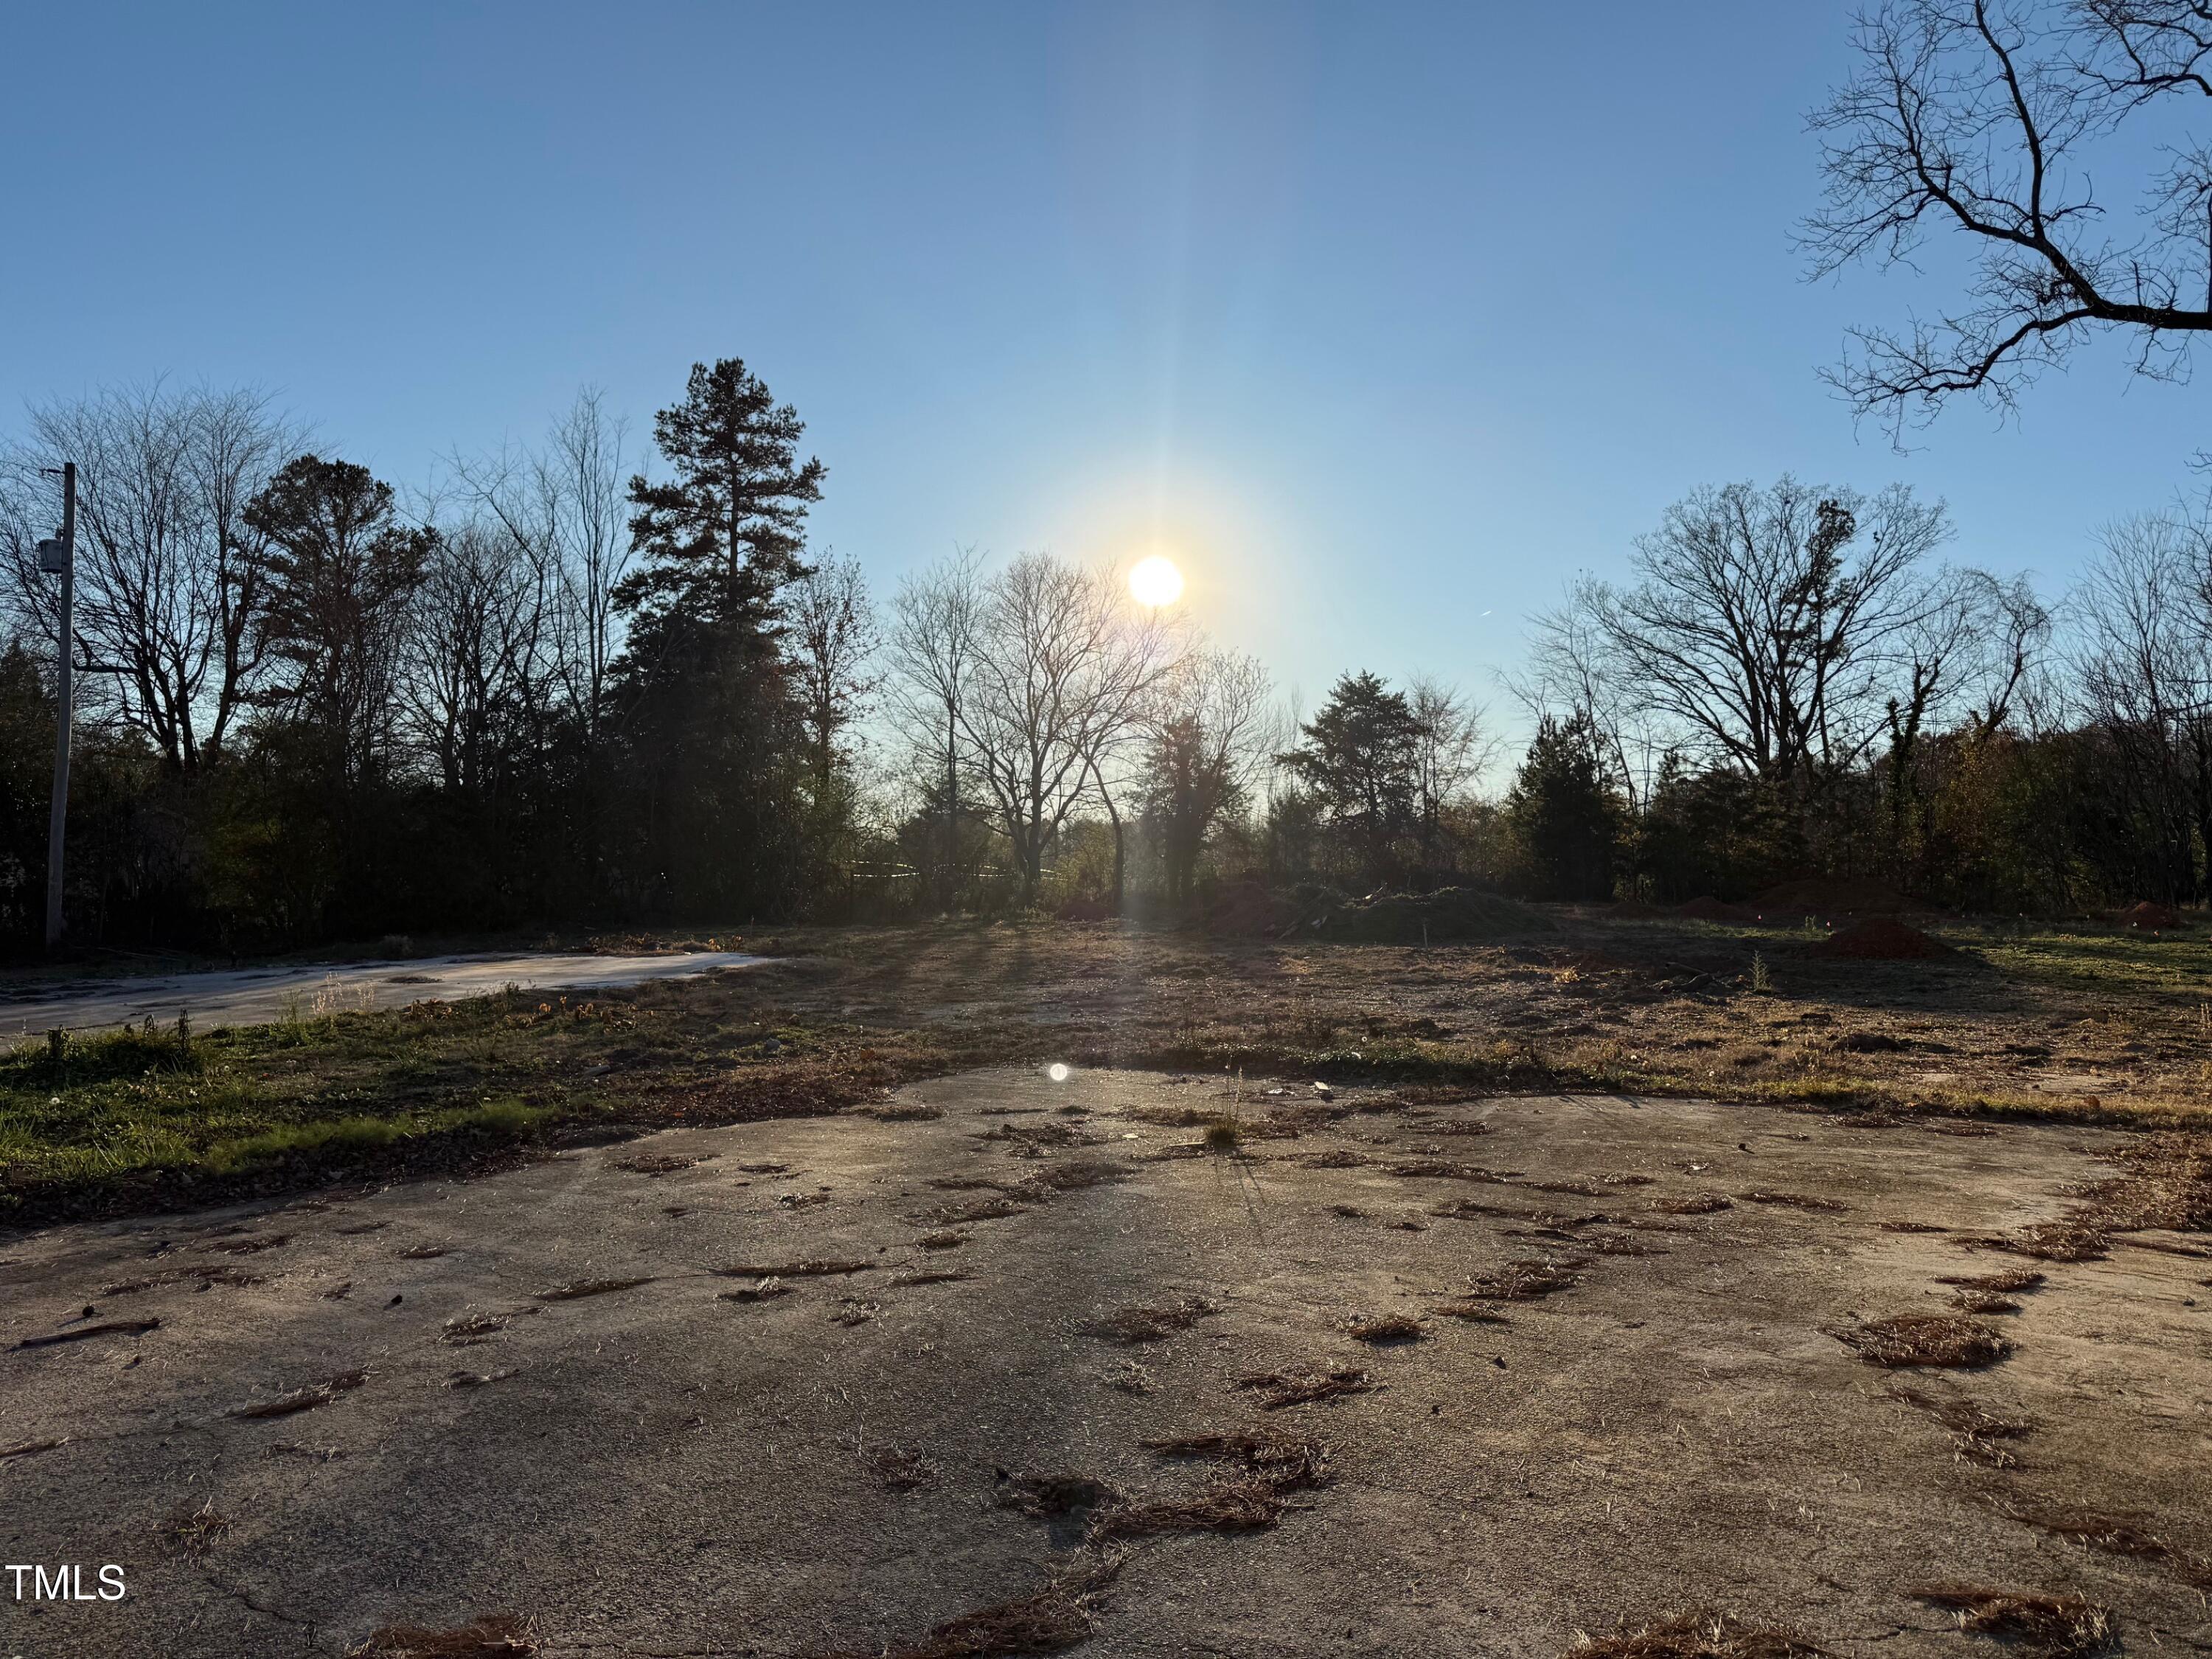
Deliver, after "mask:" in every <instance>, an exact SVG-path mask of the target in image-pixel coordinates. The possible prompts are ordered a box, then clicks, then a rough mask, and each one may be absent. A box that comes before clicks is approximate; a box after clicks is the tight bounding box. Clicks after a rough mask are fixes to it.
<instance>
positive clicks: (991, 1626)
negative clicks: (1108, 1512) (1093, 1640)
mask: <svg viewBox="0 0 2212 1659" xmlns="http://www.w3.org/2000/svg"><path fill="white" fill-rule="evenodd" d="M1120 1571H1121V1559H1120V1558H1119V1557H1118V1556H1115V1555H1106V1556H1102V1557H1098V1558H1096V1559H1088V1560H1085V1561H1084V1562H1082V1563H1081V1564H1080V1565H1077V1566H1074V1567H1071V1568H1070V1569H1069V1570H1068V1571H1066V1572H1064V1573H1062V1574H1061V1575H1060V1577H1057V1578H1054V1580H1053V1581H1052V1582H1051V1583H1048V1584H1047V1585H1046V1586H1045V1587H1044V1588H1043V1589H1041V1590H1039V1591H1037V1592H1036V1594H1035V1595H1025V1596H1023V1597H1021V1598H1019V1599H1018V1600H1015V1601H999V1602H995V1603H994V1604H993V1605H992V1606H990V1607H981V1608H978V1609H977V1610H976V1611H975V1612H974V1613H962V1614H961V1615H960V1616H959V1617H958V1618H957V1619H948V1620H945V1622H944V1623H943V1624H941V1625H939V1626H936V1627H935V1628H934V1629H933V1630H932V1631H931V1632H929V1634H928V1635H927V1636H925V1637H923V1638H921V1640H920V1641H918V1642H906V1643H894V1644H890V1645H889V1646H886V1647H882V1648H868V1649H855V1650H849V1651H848V1652H846V1653H842V1654H838V1655H833V1656H829V1659H999V1656H1001V1655H1008V1654H1033V1653H1060V1652H1063V1651H1065V1650H1067V1649H1069V1648H1072V1647H1073V1646H1075V1645H1076V1644H1078V1643H1079V1642H1081V1641H1083V1640H1084V1639H1085V1638H1086V1637H1088V1636H1089V1635H1090V1634H1091V1623H1092V1620H1094V1618H1095V1617H1096V1616H1097V1612H1098V1609H1099V1607H1100V1606H1101V1605H1102V1604H1103V1601H1104V1600H1105V1596H1106V1591H1107V1589H1108V1588H1109V1586H1110V1585H1111V1584H1112V1583H1113V1582H1114V1579H1115V1575H1116V1574H1117V1573H1119V1572H1120Z"/></svg>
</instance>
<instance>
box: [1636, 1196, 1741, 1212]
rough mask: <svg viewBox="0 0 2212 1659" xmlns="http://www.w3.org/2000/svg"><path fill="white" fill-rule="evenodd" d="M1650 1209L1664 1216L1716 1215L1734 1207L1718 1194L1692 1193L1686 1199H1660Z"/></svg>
mask: <svg viewBox="0 0 2212 1659" xmlns="http://www.w3.org/2000/svg"><path fill="white" fill-rule="evenodd" d="M1651 1207H1652V1208H1653V1209H1655V1210H1657V1211H1659V1212H1661V1213H1662V1214H1665V1215H1717V1214H1718V1213H1719V1212H1721V1211H1723V1210H1733V1209H1734V1208H1735V1205H1734V1204H1732V1203H1730V1202H1729V1200H1727V1199H1725V1198H1723V1196H1722V1195H1721V1194H1718V1193H1692V1194H1690V1195H1689V1196H1688V1197H1686V1198H1662V1199H1659V1200H1656V1201H1655V1202H1654V1203H1653V1204H1652V1206H1651Z"/></svg>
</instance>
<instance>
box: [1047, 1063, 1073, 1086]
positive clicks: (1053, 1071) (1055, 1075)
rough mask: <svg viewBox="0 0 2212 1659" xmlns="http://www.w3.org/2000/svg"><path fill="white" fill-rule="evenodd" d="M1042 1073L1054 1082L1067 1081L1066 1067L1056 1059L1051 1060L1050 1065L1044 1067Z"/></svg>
mask: <svg viewBox="0 0 2212 1659" xmlns="http://www.w3.org/2000/svg"><path fill="white" fill-rule="evenodd" d="M1044 1074H1045V1075H1046V1076H1047V1077H1048V1078H1050V1079H1052V1080H1053V1081H1054V1083H1065V1082H1066V1081H1067V1067H1066V1066H1063V1065H1061V1064H1060V1062H1059V1061H1058V1060H1054V1061H1053V1063H1052V1064H1051V1065H1049V1066H1046V1067H1045V1068H1044Z"/></svg>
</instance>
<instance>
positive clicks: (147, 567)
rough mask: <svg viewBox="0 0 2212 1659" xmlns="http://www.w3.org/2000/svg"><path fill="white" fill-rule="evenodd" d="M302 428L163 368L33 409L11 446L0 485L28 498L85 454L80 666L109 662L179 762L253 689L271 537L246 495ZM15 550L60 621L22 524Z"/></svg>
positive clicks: (123, 702)
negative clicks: (24, 438)
mask: <svg viewBox="0 0 2212 1659" xmlns="http://www.w3.org/2000/svg"><path fill="white" fill-rule="evenodd" d="M300 442H301V434H300V432H299V430H298V429H297V428H295V427H294V426H292V425H291V424H290V423H289V422H286V421H284V420H283V419H282V418H280V417H278V416H276V415H274V414H273V413H271V411H270V407H269V404H268V400H267V399H266V398H264V397H263V396H262V395H261V394H259V393H258V392H248V391H228V392H216V391H210V390H206V389H198V390H194V391H190V392H170V391H167V390H166V389H165V388H163V387H162V386H159V385H158V384H157V385H155V386H147V387H143V388H131V389H116V388H111V389H109V390H106V391H103V392H100V393H98V394H96V395H95V396H93V397H91V398H83V399H79V400H76V401H71V402H58V403H52V404H46V405H45V406H44V407H42V408H40V409H37V410H33V411H32V415H31V432H30V439H29V441H28V442H27V444H26V445H23V446H21V447H19V448H18V449H16V450H15V452H13V453H11V454H10V455H9V456H8V457H7V459H6V460H5V463H4V472H5V475H6V477H5V483H4V486H0V487H4V488H5V489H7V490H8V491H9V493H10V494H13V495H17V496H19V497H22V498H26V499H29V500H37V499H40V498H43V497H44V496H46V495H49V494H51V490H50V489H47V488H46V487H45V486H44V483H43V477H42V473H41V471H40V470H41V469H42V468H46V467H50V466H58V465H60V463H61V462H62V461H64V460H74V461H76V463H77V464H78V495H77V571H76V654H77V658H78V661H79V667H80V671H89V672H91V673H94V674H96V675H100V676H102V677H104V679H105V690H106V703H107V707H108V709H109V712H110V713H111V714H112V716H113V717H114V718H116V719H118V720H120V721H121V722H122V723H123V724H124V725H125V726H130V727H132V728H134V729H136V730H137V731H139V732H143V733H144V734H145V735H146V736H147V737H148V738H149V739H151V741H152V742H153V743H154V744H155V747H156V748H157V749H158V750H160V752H161V755H162V757H163V758H164V759H165V760H166V761H167V763H168V764H169V766H170V767H171V768H172V769H173V770H174V771H176V772H178V773H179V774H182V775H186V776H191V775H195V774H196V773H197V771H198V770H199V769H200V767H201V765H202V764H203V763H204V761H205V759H206V758H207V757H209V756H210V755H211V754H213V753H216V752H217V751H219V750H221V748H222V744H223V740H224V738H226V737H227V736H228V733H229V732H230V729H231V726H232V723H233V721H234V720H235V719H236V717H237V716H238V714H240V711H241V710H242V709H243V708H245V706H246V702H247V700H248V697H249V696H250V693H251V691H252V684H253V679H254V675H255V671H256V670H257V668H258V665H259V661H260V656H259V635H258V631H257V629H256V628H255V626H254V623H255V619H256V617H257V616H258V611H259V609H260V607H261V605H262V604H263V602H264V599H265V597H266V593H267V544H266V541H265V538H264V537H263V536H262V534H261V533H260V532H258V530H257V529H256V528H255V527H254V526H252V524H251V523H250V522H249V521H248V519H247V515H246V503H247V502H248V501H251V500H252V497H253V496H254V495H255V494H256V493H257V492H258V491H259V490H260V489H262V488H263V487H264V486H265V485H266V484H267V483H268V482H269V480H270V477H273V476H274V475H275V473H276V470H277V469H278V468H279V467H280V466H282V465H283V464H284V462H285V461H286V460H287V459H289V458H290V456H291V455H292V454H293V453H295V450H296V449H297V447H298V446H299V444H300ZM40 533H44V532H40ZM7 555H8V557H7V573H8V577H9V584H10V586H11V589H12V595H11V597H12V599H13V601H14V604H15V608H16V609H17V610H18V611H19V612H20V613H21V614H22V615H23V616H24V617H25V619H26V621H27V623H28V624H29V625H30V626H32V627H33V628H35V629H38V630H40V631H41V632H43V633H45V634H46V635H47V636H48V637H49V638H51V637H52V636H53V635H54V633H55V632H56V630H57V629H58V627H59V619H58V616H57V614H56V611H55V605H56V603H57V596H56V591H55V584H54V583H53V582H52V580H51V579H48V578H46V577H43V576H41V575H40V573H39V570H38V568H37V564H36V561H35V557H34V556H33V552H32V544H31V542H30V541H29V540H28V539H27V538H11V540H10V543H9V546H8V548H7Z"/></svg>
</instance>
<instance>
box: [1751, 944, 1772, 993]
mask: <svg viewBox="0 0 2212 1659" xmlns="http://www.w3.org/2000/svg"><path fill="white" fill-rule="evenodd" d="M1751 989H1752V994H1753V995H1754V996H1762V997H1767V996H1772V995H1773V994H1774V975H1772V974H1771V972H1769V971H1768V969H1767V966H1766V958H1765V956H1763V955H1761V954H1760V953H1759V951H1753V952H1752V953H1751Z"/></svg>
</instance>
